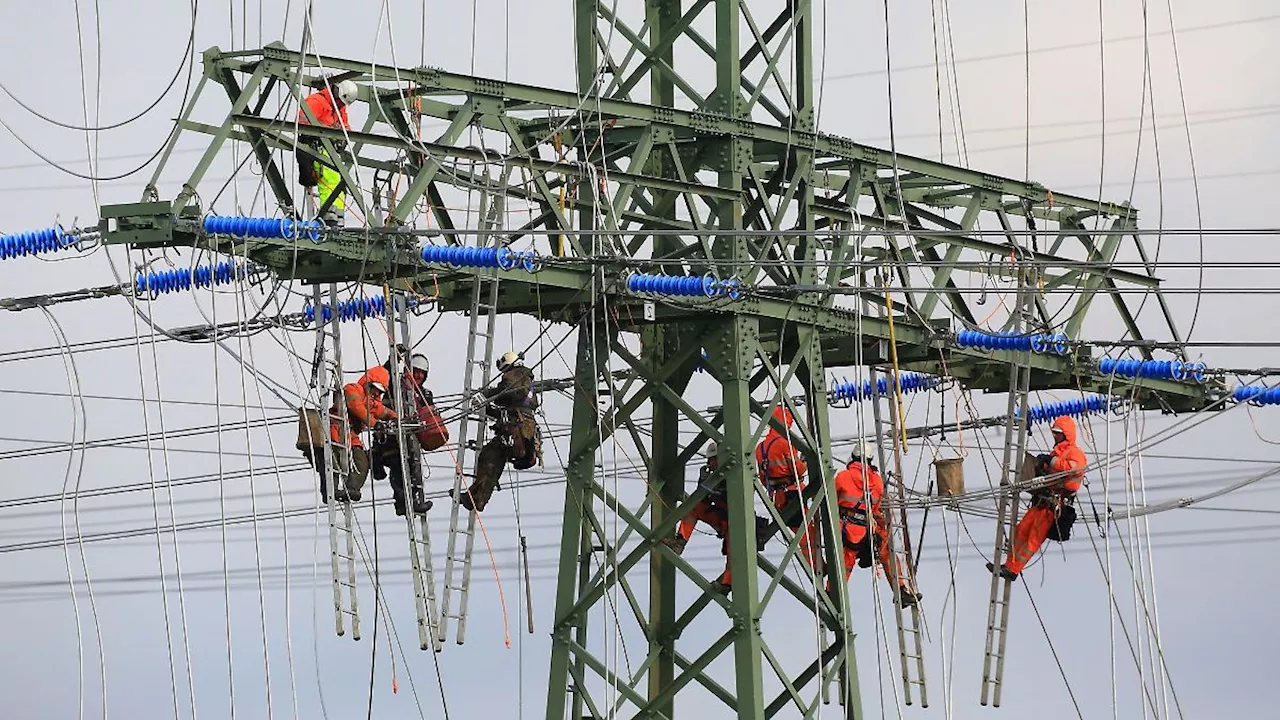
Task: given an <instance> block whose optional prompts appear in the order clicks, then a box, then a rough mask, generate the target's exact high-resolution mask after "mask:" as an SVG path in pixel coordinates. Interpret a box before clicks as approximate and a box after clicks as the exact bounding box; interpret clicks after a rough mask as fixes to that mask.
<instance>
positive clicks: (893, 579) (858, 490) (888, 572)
mask: <svg viewBox="0 0 1280 720" xmlns="http://www.w3.org/2000/svg"><path fill="white" fill-rule="evenodd" d="M875 456H876V446H875V445H874V444H873V443H870V442H866V441H859V442H858V443H857V444H856V445H855V446H854V450H853V455H852V456H851V457H850V458H849V464H848V465H846V466H845V469H844V470H841V471H840V472H839V473H837V474H836V479H835V486H836V502H837V505H838V506H839V509H840V538H841V544H842V546H843V549H844V552H843V555H844V579H845V582H848V581H849V575H850V574H851V573H852V572H853V568H854V566H855V565H857V566H859V567H864V568H866V567H871V564H872V562H871V556H872V554H873V553H874V554H875V555H877V556H879V558H880V565H881V566H882V567H883V568H884V572H885V579H886V580H888V581H889V585H890V587H896V588H897V589H898V591H899V592H898V602H899V603H901V605H902V607H910V606H912V605H915V604H916V603H917V602H919V601H920V597H921V596H920V594H919V593H918V592H915V591H914V590H913V589H912V587H911V583H910V578H909V577H908V576H907V574H906V573H905V572H903V571H904V568H900V567H898V566H897V563H895V562H894V560H893V558H892V557H891V556H890V554H889V526H888V520H889V519H888V516H887V515H886V513H885V510H884V508H883V507H882V505H881V500H883V499H884V479H883V478H882V477H880V471H879V470H877V469H876V466H875ZM868 505H869V506H870V513H868V511H867V508H868ZM872 530H874V533H873V532H872Z"/></svg>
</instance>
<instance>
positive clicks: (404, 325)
mask: <svg viewBox="0 0 1280 720" xmlns="http://www.w3.org/2000/svg"><path fill="white" fill-rule="evenodd" d="M387 300H388V302H387V342H388V345H389V346H390V348H391V350H390V352H389V355H390V358H391V378H392V381H391V386H392V387H391V388H390V390H391V392H392V393H394V395H393V399H394V402H395V406H396V415H397V418H398V419H397V420H396V421H395V433H396V447H398V448H400V477H401V479H402V480H403V481H404V485H405V486H404V488H403V490H404V498H405V500H404V509H405V514H404V516H405V528H406V530H407V531H408V538H409V566H410V570H411V574H412V576H413V606H414V610H415V611H416V612H417V615H418V647H420V648H421V649H423V650H426V649H427V648H428V647H434V649H435V651H436V652H439V651H440V649H441V648H440V641H439V639H438V638H437V637H436V634H435V632H433V627H432V624H433V623H434V622H435V617H436V581H435V570H434V568H433V564H432V560H431V531H430V527H429V526H428V524H427V515H426V513H423V514H421V515H419V514H417V513H416V512H414V504H415V498H416V497H417V495H416V494H415V493H414V491H413V479H414V478H415V477H417V478H421V476H422V446H421V445H420V444H419V443H418V438H417V434H416V432H409V433H406V432H405V425H406V423H405V422H404V420H405V418H406V416H407V417H408V418H409V420H410V422H411V423H412V424H413V425H414V426H415V429H416V427H420V423H419V422H418V421H419V418H418V417H417V407H418V403H417V398H408V397H405V392H406V388H405V383H404V378H406V377H408V370H407V369H406V368H404V367H402V366H401V364H402V363H403V362H407V361H408V358H407V357H405V358H401V357H400V356H399V353H397V352H396V350H395V347H396V342H397V341H396V336H397V332H398V334H399V336H400V337H401V338H403V340H404V342H405V344H406V347H407V346H408V343H409V340H410V336H409V314H408V300H407V298H406V297H405V295H404V294H403V293H399V292H396V293H388V298H387ZM397 380H398V381H397ZM410 409H412V411H413V412H412V413H410V412H409V411H410ZM425 490H426V488H425V487H422V488H421V489H420V490H419V492H425Z"/></svg>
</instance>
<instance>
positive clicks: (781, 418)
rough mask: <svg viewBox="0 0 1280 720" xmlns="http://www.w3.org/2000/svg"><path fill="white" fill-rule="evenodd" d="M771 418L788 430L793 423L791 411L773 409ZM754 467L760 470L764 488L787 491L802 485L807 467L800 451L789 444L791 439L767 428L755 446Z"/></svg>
mask: <svg viewBox="0 0 1280 720" xmlns="http://www.w3.org/2000/svg"><path fill="white" fill-rule="evenodd" d="M773 417H774V419H775V420H777V421H778V422H780V423H782V424H783V426H785V427H788V428H790V427H791V424H792V422H793V418H792V417H791V411H789V410H787V409H786V408H781V407H779V408H775V409H774V411H773ZM756 465H757V466H759V468H760V479H761V480H762V481H763V482H764V484H765V487H770V488H778V487H784V488H786V489H788V490H790V489H794V488H796V487H798V486H799V485H803V484H804V475H805V473H806V472H807V471H808V467H807V466H806V465H805V464H804V460H802V459H800V451H799V450H797V449H796V448H795V446H794V445H792V444H791V438H790V437H788V436H787V435H784V434H782V433H779V432H778V431H777V430H776V429H775V428H772V427H770V428H769V434H768V435H766V436H765V438H764V440H763V441H762V442H761V443H760V444H759V445H757V446H756Z"/></svg>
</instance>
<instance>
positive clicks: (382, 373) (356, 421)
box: [330, 365, 396, 447]
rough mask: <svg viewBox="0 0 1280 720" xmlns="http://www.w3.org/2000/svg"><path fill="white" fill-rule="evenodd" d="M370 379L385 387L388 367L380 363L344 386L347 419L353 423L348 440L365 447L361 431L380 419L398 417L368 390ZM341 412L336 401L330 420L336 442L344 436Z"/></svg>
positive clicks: (343, 395)
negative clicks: (361, 440)
mask: <svg viewBox="0 0 1280 720" xmlns="http://www.w3.org/2000/svg"><path fill="white" fill-rule="evenodd" d="M370 381H377V382H379V383H382V386H383V387H387V383H388V382H390V374H389V373H388V372H387V369H386V368H384V367H382V366H381V365H379V366H378V367H374V368H370V369H369V370H368V371H367V372H366V373H365V374H364V375H363V376H361V378H360V379H359V380H357V381H355V382H353V383H348V384H347V385H344V386H343V388H342V397H343V404H344V405H346V412H347V421H348V422H349V423H350V424H351V435H350V437H349V438H348V440H349V442H350V444H351V445H354V446H359V447H363V444H362V443H361V442H360V433H361V432H364V430H365V429H366V428H371V427H373V426H374V425H375V424H376V423H377V422H378V421H379V420H394V419H396V413H395V411H394V410H392V409H391V408H388V407H387V406H386V405H383V404H382V401H380V400H378V399H376V398H374V397H373V396H372V395H370V394H369V393H368V392H367V391H366V388H367V387H368V384H369V382H370ZM340 412H341V411H340V410H338V408H337V407H336V403H335V407H334V408H333V411H332V413H331V418H332V420H331V422H330V434H331V435H332V437H333V439H334V441H335V442H337V441H339V439H340V438H341V437H342V435H341V432H342V431H341V427H342V424H341V417H342V416H341V414H340Z"/></svg>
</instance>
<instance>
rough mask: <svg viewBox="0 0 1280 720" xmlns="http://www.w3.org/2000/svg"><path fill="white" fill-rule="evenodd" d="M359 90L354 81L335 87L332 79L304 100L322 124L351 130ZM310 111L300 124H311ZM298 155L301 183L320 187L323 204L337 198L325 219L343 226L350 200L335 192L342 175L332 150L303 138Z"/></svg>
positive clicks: (300, 117) (302, 112)
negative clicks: (350, 116) (350, 108)
mask: <svg viewBox="0 0 1280 720" xmlns="http://www.w3.org/2000/svg"><path fill="white" fill-rule="evenodd" d="M358 92H359V88H357V87H356V84H355V83H353V82H351V81H350V80H343V81H342V82H339V83H337V84H336V85H332V86H331V85H330V84H329V81H328V80H325V81H324V87H323V88H321V89H320V90H318V91H316V92H313V93H311V94H310V95H308V96H307V97H306V99H305V100H303V101H302V102H303V104H304V105H305V106H306V110H310V111H311V114H312V115H314V116H315V119H316V122H317V123H318V124H319V125H320V126H322V127H327V128H339V127H340V128H344V129H348V130H349V129H351V122H350V120H349V119H348V118H347V106H348V105H350V104H351V103H352V102H355V99H356V95H357V94H358ZM306 110H303V109H299V110H298V123H299V124H301V125H310V124H311V120H310V119H309V118H308V117H307V112H306ZM336 145H337V146H338V147H339V151H340V152H341V148H343V147H345V146H346V143H345V142H341V141H339V142H337V143H336ZM308 148H309V151H308ZM295 154H296V156H297V160H298V184H299V185H302V186H303V187H306V188H311V187H315V188H317V189H318V191H319V202H320V206H321V207H323V206H324V205H325V203H327V202H329V198H330V196H332V197H333V201H332V203H330V205H329V209H328V210H326V211H325V214H324V220H325V222H326V223H327V224H329V225H331V226H336V225H340V224H341V223H342V215H343V214H344V212H345V211H346V203H345V202H344V201H343V198H342V193H341V192H337V193H335V190H336V189H337V187H338V183H339V182H341V180H342V175H341V174H339V173H338V171H337V170H335V169H334V168H333V167H332V161H331V160H330V159H329V155H328V153H326V152H325V151H324V150H323V149H321V146H320V142H319V140H318V139H316V138H309V139H307V140H303V139H302V138H301V137H299V139H298V147H297V150H296V151H295Z"/></svg>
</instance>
